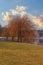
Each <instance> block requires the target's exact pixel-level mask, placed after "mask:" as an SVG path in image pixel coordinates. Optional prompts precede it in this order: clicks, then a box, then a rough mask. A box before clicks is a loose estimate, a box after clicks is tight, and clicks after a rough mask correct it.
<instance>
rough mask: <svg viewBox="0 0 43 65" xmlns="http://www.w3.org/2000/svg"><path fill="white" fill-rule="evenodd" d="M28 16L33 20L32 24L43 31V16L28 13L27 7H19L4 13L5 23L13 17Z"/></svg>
mask: <svg viewBox="0 0 43 65" xmlns="http://www.w3.org/2000/svg"><path fill="white" fill-rule="evenodd" d="M24 14H27V15H28V16H29V18H30V19H32V23H33V24H34V25H35V26H36V28H37V29H43V15H40V16H33V15H31V14H29V13H27V12H26V7H25V6H17V7H16V8H15V9H12V10H10V11H9V12H6V13H4V12H2V16H3V21H9V20H11V18H12V15H13V16H15V15H21V16H23V15H24Z"/></svg>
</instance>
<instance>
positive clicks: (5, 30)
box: [2, 27, 9, 40]
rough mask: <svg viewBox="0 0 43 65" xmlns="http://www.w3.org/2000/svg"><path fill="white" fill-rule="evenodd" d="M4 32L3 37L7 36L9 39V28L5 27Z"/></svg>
mask: <svg viewBox="0 0 43 65" xmlns="http://www.w3.org/2000/svg"><path fill="white" fill-rule="evenodd" d="M3 29H4V30H3V32H2V37H6V40H8V37H9V31H8V28H6V27H4V28H3Z"/></svg>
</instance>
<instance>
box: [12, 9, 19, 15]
mask: <svg viewBox="0 0 43 65" xmlns="http://www.w3.org/2000/svg"><path fill="white" fill-rule="evenodd" d="M11 13H12V15H17V14H19V12H18V11H16V10H14V9H13V10H12V11H11Z"/></svg>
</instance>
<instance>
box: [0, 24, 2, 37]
mask: <svg viewBox="0 0 43 65" xmlns="http://www.w3.org/2000/svg"><path fill="white" fill-rule="evenodd" d="M1 35H2V26H1V25H0V36H1Z"/></svg>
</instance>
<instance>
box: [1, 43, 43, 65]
mask: <svg viewBox="0 0 43 65" xmlns="http://www.w3.org/2000/svg"><path fill="white" fill-rule="evenodd" d="M0 65H43V46H41V45H35V44H27V43H16V42H0Z"/></svg>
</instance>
